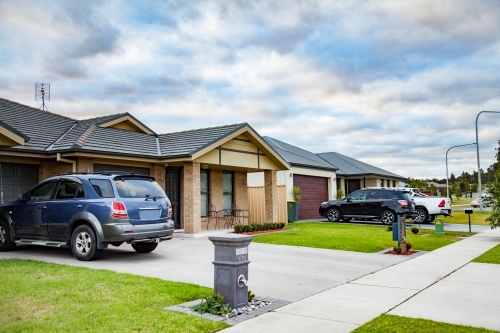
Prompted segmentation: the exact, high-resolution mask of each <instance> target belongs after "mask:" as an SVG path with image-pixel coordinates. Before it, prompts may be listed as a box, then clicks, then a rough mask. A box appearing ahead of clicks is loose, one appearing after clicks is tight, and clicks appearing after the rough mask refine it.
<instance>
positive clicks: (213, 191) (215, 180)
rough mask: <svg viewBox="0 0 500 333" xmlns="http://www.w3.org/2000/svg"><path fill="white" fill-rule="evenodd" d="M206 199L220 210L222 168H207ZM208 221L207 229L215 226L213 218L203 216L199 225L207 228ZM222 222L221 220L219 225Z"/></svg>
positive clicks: (221, 203)
mask: <svg viewBox="0 0 500 333" xmlns="http://www.w3.org/2000/svg"><path fill="white" fill-rule="evenodd" d="M208 190H209V191H210V192H209V194H208V201H209V203H211V204H212V205H214V206H215V209H217V210H219V211H220V210H222V208H223V207H222V205H223V202H222V170H208ZM208 222H210V225H209V229H214V228H215V222H216V221H215V219H210V221H208V218H206V217H203V218H202V219H201V227H202V228H203V229H207V223H208ZM223 223H224V222H221V223H220V224H221V227H222V226H223V225H222V224H223Z"/></svg>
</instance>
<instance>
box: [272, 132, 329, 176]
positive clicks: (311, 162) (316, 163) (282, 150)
mask: <svg viewBox="0 0 500 333" xmlns="http://www.w3.org/2000/svg"><path fill="white" fill-rule="evenodd" d="M264 140H266V141H267V143H268V144H269V145H271V146H272V147H273V148H274V149H275V150H276V151H277V152H278V154H280V155H281V156H282V157H283V158H284V159H285V160H286V161H287V162H288V163H290V164H291V165H293V166H304V167H312V168H319V169H328V170H336V169H337V168H336V167H335V166H333V165H331V164H329V163H327V162H326V161H325V160H323V159H322V158H320V157H319V156H317V155H316V154H314V153H311V152H310V151H307V150H304V149H301V148H299V147H295V146H292V145H291V144H288V143H285V142H283V141H280V140H276V139H273V138H270V137H268V136H265V137H264Z"/></svg>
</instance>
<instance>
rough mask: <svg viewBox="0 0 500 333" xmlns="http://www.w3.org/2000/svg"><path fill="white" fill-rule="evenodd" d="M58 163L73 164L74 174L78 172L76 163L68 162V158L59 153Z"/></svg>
mask: <svg viewBox="0 0 500 333" xmlns="http://www.w3.org/2000/svg"><path fill="white" fill-rule="evenodd" d="M57 162H63V163H70V164H72V165H73V166H72V170H73V172H76V161H73V160H68V159H66V158H62V157H61V153H57Z"/></svg>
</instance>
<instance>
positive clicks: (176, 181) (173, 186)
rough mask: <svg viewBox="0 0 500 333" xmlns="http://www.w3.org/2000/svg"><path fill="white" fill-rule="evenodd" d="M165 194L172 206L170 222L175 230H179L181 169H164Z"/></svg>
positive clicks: (180, 226)
mask: <svg viewBox="0 0 500 333" xmlns="http://www.w3.org/2000/svg"><path fill="white" fill-rule="evenodd" d="M165 175H166V177H165V192H166V193H167V196H168V198H169V199H170V204H171V205H172V220H174V227H175V229H181V228H182V223H181V168H175V167H168V168H166V169H165Z"/></svg>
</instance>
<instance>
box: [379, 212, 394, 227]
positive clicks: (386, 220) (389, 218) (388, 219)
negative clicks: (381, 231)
mask: <svg viewBox="0 0 500 333" xmlns="http://www.w3.org/2000/svg"><path fill="white" fill-rule="evenodd" d="M380 221H382V223H383V224H388V225H391V224H393V223H394V222H397V219H396V213H394V212H393V211H392V210H384V211H383V212H382V214H381V215H380Z"/></svg>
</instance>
